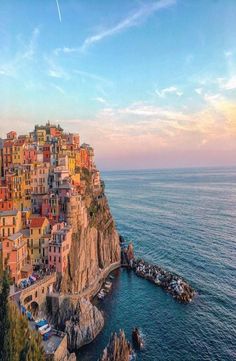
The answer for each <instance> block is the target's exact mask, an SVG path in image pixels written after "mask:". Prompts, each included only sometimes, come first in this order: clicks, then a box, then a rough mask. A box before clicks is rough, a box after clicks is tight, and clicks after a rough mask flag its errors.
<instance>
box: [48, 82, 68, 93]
mask: <svg viewBox="0 0 236 361" xmlns="http://www.w3.org/2000/svg"><path fill="white" fill-rule="evenodd" d="M50 85H51V87H53V88H54V89H56V90H57V91H58V92H59V93H61V94H62V95H65V94H66V93H65V91H64V90H63V89H62V88H61V87H60V86H58V85H56V84H50Z"/></svg>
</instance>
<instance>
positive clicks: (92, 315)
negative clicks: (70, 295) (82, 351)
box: [65, 299, 104, 350]
mask: <svg viewBox="0 0 236 361" xmlns="http://www.w3.org/2000/svg"><path fill="white" fill-rule="evenodd" d="M78 305H79V310H78ZM103 326H104V318H103V316H102V314H101V312H100V311H99V310H98V309H97V307H96V306H94V305H92V304H91V303H90V302H89V301H88V300H85V299H82V300H81V301H80V302H79V303H78V304H77V307H76V311H75V313H74V315H73V316H72V317H71V318H70V320H68V321H66V324H65V332H66V333H67V342H68V348H69V350H77V349H79V348H80V347H82V346H83V345H86V344H88V343H90V342H92V341H93V340H94V338H95V337H96V336H97V335H98V333H99V332H100V331H101V330H102V328H103Z"/></svg>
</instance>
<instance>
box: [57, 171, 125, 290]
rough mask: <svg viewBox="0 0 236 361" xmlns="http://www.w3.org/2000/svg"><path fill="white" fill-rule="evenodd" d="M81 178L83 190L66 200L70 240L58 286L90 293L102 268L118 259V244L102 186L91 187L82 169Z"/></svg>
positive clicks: (90, 181) (86, 173) (97, 281)
mask: <svg viewBox="0 0 236 361" xmlns="http://www.w3.org/2000/svg"><path fill="white" fill-rule="evenodd" d="M81 179H82V182H83V184H84V189H85V190H84V194H83V195H82V196H74V197H73V196H72V197H71V198H70V200H69V202H68V204H67V220H68V223H69V224H71V225H72V228H73V240H72V246H71V250H70V254H69V262H68V268H67V272H66V273H65V274H64V276H63V278H62V280H61V283H60V290H61V292H63V293H72V294H74V293H79V292H82V291H83V292H86V295H88V296H91V295H92V294H93V292H94V290H95V289H96V285H97V284H98V283H99V281H100V279H101V278H102V277H103V276H104V274H105V273H106V271H108V270H109V268H110V267H111V266H112V265H115V264H117V265H118V264H119V263H120V244H119V236H118V233H117V231H116V229H115V224H114V221H113V218H112V215H111V212H110V209H109V205H108V201H107V198H106V196H105V194H104V189H103V188H102V187H100V188H99V189H96V190H94V189H93V187H92V174H91V173H89V172H85V171H84V172H82V175H81ZM90 290H91V292H90Z"/></svg>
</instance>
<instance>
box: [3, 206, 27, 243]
mask: <svg viewBox="0 0 236 361" xmlns="http://www.w3.org/2000/svg"><path fill="white" fill-rule="evenodd" d="M21 228H22V220H21V212H20V211H18V210H11V211H2V212H0V241H3V240H4V239H6V238H7V237H9V236H12V235H13V234H15V233H17V232H19V231H20V230H21Z"/></svg>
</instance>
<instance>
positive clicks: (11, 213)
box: [0, 209, 19, 217]
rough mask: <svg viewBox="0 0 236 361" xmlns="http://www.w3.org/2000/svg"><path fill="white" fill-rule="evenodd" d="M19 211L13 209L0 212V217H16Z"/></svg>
mask: <svg viewBox="0 0 236 361" xmlns="http://www.w3.org/2000/svg"><path fill="white" fill-rule="evenodd" d="M18 212H19V211H18V210H16V209H14V210H10V211H1V212H0V217H7V216H16V215H17V213H18Z"/></svg>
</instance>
